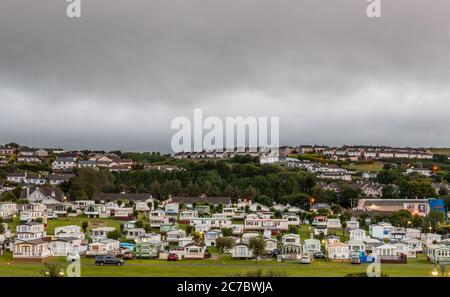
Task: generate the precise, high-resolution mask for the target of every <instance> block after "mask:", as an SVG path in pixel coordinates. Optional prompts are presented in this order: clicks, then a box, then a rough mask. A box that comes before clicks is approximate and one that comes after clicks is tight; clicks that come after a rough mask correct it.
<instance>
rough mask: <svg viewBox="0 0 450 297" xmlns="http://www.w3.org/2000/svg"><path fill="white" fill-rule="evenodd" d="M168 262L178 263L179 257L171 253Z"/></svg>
mask: <svg viewBox="0 0 450 297" xmlns="http://www.w3.org/2000/svg"><path fill="white" fill-rule="evenodd" d="M167 261H178V255H177V254H175V253H170V254H169V255H168V256H167Z"/></svg>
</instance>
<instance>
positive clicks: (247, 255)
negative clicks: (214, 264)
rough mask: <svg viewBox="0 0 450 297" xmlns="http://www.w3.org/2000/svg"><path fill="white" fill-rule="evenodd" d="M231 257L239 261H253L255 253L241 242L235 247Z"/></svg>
mask: <svg viewBox="0 0 450 297" xmlns="http://www.w3.org/2000/svg"><path fill="white" fill-rule="evenodd" d="M231 257H233V258H237V259H251V258H253V252H252V250H250V248H249V247H248V245H247V244H246V243H243V242H239V243H236V244H235V245H233V248H232V249H231Z"/></svg>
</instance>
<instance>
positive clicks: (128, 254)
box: [122, 251, 135, 260]
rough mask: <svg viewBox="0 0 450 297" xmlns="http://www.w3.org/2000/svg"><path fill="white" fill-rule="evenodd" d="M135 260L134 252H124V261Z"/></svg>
mask: <svg viewBox="0 0 450 297" xmlns="http://www.w3.org/2000/svg"><path fill="white" fill-rule="evenodd" d="M134 258H135V257H134V254H133V253H132V252H130V251H128V252H124V253H123V254H122V259H124V260H134Z"/></svg>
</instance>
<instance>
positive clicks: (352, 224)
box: [346, 220, 359, 230]
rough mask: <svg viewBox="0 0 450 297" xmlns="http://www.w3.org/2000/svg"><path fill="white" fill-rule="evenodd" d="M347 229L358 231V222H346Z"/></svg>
mask: <svg viewBox="0 0 450 297" xmlns="http://www.w3.org/2000/svg"><path fill="white" fill-rule="evenodd" d="M346 224H347V229H350V230H352V229H358V228H359V222H358V221H357V220H350V221H347V222H346Z"/></svg>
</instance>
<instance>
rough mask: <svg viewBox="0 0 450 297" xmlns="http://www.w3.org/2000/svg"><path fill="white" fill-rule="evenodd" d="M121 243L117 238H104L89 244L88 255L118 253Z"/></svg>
mask: <svg viewBox="0 0 450 297" xmlns="http://www.w3.org/2000/svg"><path fill="white" fill-rule="evenodd" d="M119 247H120V243H119V241H118V240H115V239H108V238H107V239H102V240H99V241H95V242H92V243H90V244H88V249H87V251H86V256H94V257H95V256H103V255H108V254H117V253H118V252H119Z"/></svg>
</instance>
